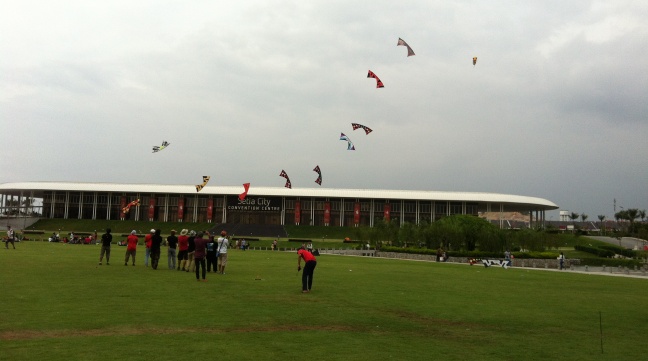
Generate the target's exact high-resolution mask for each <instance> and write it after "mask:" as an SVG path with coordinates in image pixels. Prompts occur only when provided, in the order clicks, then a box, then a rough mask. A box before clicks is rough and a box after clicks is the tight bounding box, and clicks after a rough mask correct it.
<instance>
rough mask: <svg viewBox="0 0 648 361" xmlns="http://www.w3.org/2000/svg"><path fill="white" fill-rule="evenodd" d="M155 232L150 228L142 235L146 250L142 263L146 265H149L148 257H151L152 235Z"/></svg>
mask: <svg viewBox="0 0 648 361" xmlns="http://www.w3.org/2000/svg"><path fill="white" fill-rule="evenodd" d="M154 234H155V230H154V229H151V231H150V232H149V233H148V234H147V235H146V236H144V245H145V246H146V250H145V251H144V252H146V253H144V265H145V266H146V267H148V265H149V258H151V245H152V244H153V235H154Z"/></svg>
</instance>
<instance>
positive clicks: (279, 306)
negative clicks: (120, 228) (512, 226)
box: [0, 242, 648, 361]
mask: <svg viewBox="0 0 648 361" xmlns="http://www.w3.org/2000/svg"><path fill="white" fill-rule="evenodd" d="M16 248H17V249H16V250H13V249H9V250H6V249H4V244H3V248H2V249H0V277H1V280H2V290H1V291H0V304H1V305H2V311H0V359H1V360H117V359H118V360H174V361H178V360H194V359H218V360H292V359H308V360H387V359H391V360H426V359H430V360H548V359H557V360H638V359H642V358H643V357H645V354H646V351H645V344H646V337H647V331H648V279H635V278H624V277H609V276H598V275H587V274H576V273H570V272H553V271H543V270H527V269H515V268H513V269H509V270H504V269H501V268H489V269H486V268H484V267H482V266H468V265H463V264H461V265H460V264H445V263H430V262H415V261H400V260H388V259H377V258H363V257H348V256H332V255H321V256H319V257H318V265H317V268H316V270H315V281H314V285H313V291H312V293H310V294H302V293H301V283H300V282H301V273H299V274H298V273H297V256H296V254H295V253H288V252H271V251H245V252H244V251H240V250H237V251H230V253H229V264H228V266H227V269H226V274H225V275H216V274H213V273H212V274H208V276H207V278H208V282H204V283H203V282H196V280H195V275H194V274H189V273H186V272H179V271H175V270H173V271H171V270H169V269H168V268H167V267H166V264H167V263H166V248H165V247H163V252H162V253H163V257H162V260H161V262H160V269H158V270H157V271H154V270H152V269H150V268H146V267H144V247H143V246H139V247H138V254H137V265H136V266H135V267H133V266H131V265H128V266H124V262H123V260H124V253H125V247H117V246H115V245H113V247H112V255H111V265H110V266H106V265H105V261H104V265H103V266H98V265H97V263H98V257H99V250H100V246H96V245H66V244H51V243H44V242H22V243H17V244H16ZM257 278H260V279H258V280H257ZM601 321H602V322H601ZM601 325H602V335H601ZM601 344H602V346H601ZM602 351H603V352H602Z"/></svg>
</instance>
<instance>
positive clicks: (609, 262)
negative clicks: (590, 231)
mask: <svg viewBox="0 0 648 361" xmlns="http://www.w3.org/2000/svg"><path fill="white" fill-rule="evenodd" d="M580 265H581V266H590V267H603V266H607V267H618V266H621V267H628V268H630V269H632V268H634V266H637V267H641V266H642V263H641V261H639V260H637V259H623V258H581V260H580Z"/></svg>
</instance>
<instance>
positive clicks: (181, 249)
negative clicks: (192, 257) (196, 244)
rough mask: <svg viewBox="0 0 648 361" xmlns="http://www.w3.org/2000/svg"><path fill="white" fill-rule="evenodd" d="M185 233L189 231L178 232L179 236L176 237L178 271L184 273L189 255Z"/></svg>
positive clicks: (187, 239)
mask: <svg viewBox="0 0 648 361" xmlns="http://www.w3.org/2000/svg"><path fill="white" fill-rule="evenodd" d="M187 233H189V230H187V229H183V230H182V231H180V236H179V237H178V271H180V269H182V270H183V271H186V269H185V264H186V263H187V258H188V253H189V251H188V249H189V237H188V236H187Z"/></svg>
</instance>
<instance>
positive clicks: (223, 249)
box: [216, 231, 229, 275]
mask: <svg viewBox="0 0 648 361" xmlns="http://www.w3.org/2000/svg"><path fill="white" fill-rule="evenodd" d="M227 247H229V240H228V239H227V232H225V231H222V232H221V236H220V237H218V241H216V254H217V257H218V273H220V274H222V275H224V274H225V266H227Z"/></svg>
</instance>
